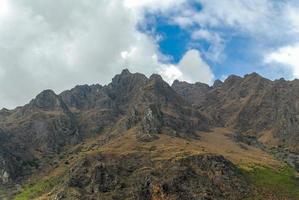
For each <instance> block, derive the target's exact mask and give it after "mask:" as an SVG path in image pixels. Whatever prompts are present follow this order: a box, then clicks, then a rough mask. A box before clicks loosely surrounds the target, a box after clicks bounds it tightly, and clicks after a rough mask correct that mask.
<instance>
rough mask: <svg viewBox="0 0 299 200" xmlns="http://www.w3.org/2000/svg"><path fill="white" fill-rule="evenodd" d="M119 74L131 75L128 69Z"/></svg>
mask: <svg viewBox="0 0 299 200" xmlns="http://www.w3.org/2000/svg"><path fill="white" fill-rule="evenodd" d="M121 74H122V75H124V74H132V73H131V72H130V71H129V69H128V68H125V69H123V70H122V71H121Z"/></svg>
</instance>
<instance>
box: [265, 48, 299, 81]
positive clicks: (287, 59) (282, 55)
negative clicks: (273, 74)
mask: <svg viewBox="0 0 299 200" xmlns="http://www.w3.org/2000/svg"><path fill="white" fill-rule="evenodd" d="M298 55H299V43H297V44H294V45H291V46H285V47H282V48H280V49H278V50H277V51H275V52H272V53H270V54H268V55H266V56H265V62H266V63H269V64H271V63H279V64H282V65H284V67H286V68H287V69H288V70H289V69H291V71H292V73H293V78H299V57H298Z"/></svg>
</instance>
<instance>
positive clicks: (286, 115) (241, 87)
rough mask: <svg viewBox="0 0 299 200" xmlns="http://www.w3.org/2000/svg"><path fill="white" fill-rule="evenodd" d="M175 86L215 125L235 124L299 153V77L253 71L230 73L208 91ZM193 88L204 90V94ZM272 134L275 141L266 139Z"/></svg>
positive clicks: (240, 128) (243, 129) (238, 128)
mask: <svg viewBox="0 0 299 200" xmlns="http://www.w3.org/2000/svg"><path fill="white" fill-rule="evenodd" d="M194 87H195V88H197V89H194ZM172 88H173V89H174V90H175V91H176V92H178V93H179V94H181V95H182V97H184V98H185V99H186V100H187V101H190V102H192V103H193V104H194V107H197V108H198V109H199V111H200V112H202V113H205V114H206V116H207V117H208V118H209V119H210V123H212V124H213V126H219V127H221V126H227V127H233V128H236V129H237V130H239V132H240V133H242V134H245V135H251V136H255V137H256V138H257V139H261V140H263V142H264V143H273V142H274V141H275V145H280V146H281V145H282V146H285V147H286V148H289V149H292V150H293V151H297V152H299V151H298V150H299V146H298V138H299V130H298V128H299V123H297V122H298V120H299V118H298V117H299V115H298V113H299V110H298V101H299V96H298V95H297V94H298V92H299V81H298V80H294V81H285V80H276V81H270V80H268V79H265V78H263V77H261V76H260V75H258V74H256V73H253V74H249V75H246V76H245V77H244V78H241V77H238V76H234V75H232V76H229V77H228V78H227V79H226V80H225V81H224V83H221V84H218V83H217V86H213V87H210V88H206V89H205V90H203V89H202V86H196V85H194V84H189V86H188V84H186V83H179V82H176V83H174V84H173V86H172ZM191 88H192V89H191ZM193 91H200V92H199V93H200V97H198V95H196V92H195V93H193ZM265 133H268V135H266V136H265V135H264V134H265ZM269 133H270V135H271V137H270V138H271V140H267V139H266V140H265V139H263V138H266V137H268V138H269Z"/></svg>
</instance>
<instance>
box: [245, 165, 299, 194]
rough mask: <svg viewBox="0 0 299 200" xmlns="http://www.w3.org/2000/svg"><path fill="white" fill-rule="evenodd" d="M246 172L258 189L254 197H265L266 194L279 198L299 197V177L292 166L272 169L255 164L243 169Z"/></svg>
mask: <svg viewBox="0 0 299 200" xmlns="http://www.w3.org/2000/svg"><path fill="white" fill-rule="evenodd" d="M243 171H244V173H245V174H246V176H247V177H248V179H249V182H250V183H252V184H253V185H254V186H255V187H256V189H257V194H256V195H257V196H255V197H254V199H264V197H265V196H264V195H268V196H269V195H271V196H272V195H273V196H275V197H277V198H282V199H284V198H290V199H299V179H298V178H295V173H296V172H295V170H294V169H293V168H291V167H284V168H282V169H276V170H275V169H272V168H269V167H261V166H254V167H252V168H249V169H243Z"/></svg>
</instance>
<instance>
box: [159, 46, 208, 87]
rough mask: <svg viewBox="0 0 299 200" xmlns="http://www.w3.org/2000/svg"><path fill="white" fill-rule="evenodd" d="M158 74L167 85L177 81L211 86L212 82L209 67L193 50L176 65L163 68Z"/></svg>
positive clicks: (197, 52) (198, 53)
mask: <svg viewBox="0 0 299 200" xmlns="http://www.w3.org/2000/svg"><path fill="white" fill-rule="evenodd" d="M160 73H161V74H162V76H163V77H165V79H166V80H167V81H168V82H169V83H171V82H173V81H174V80H175V79H178V80H184V81H188V82H191V83H194V82H198V81H200V82H202V83H207V84H210V85H211V84H212V83H213V81H214V74H213V72H212V70H211V68H210V66H209V65H208V64H207V63H206V62H205V61H204V60H203V59H202V57H201V54H200V52H199V51H197V50H194V49H191V50H189V51H187V52H186V54H185V55H184V56H183V58H182V59H181V61H180V62H179V63H178V65H168V66H163V68H162V69H161V70H160Z"/></svg>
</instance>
